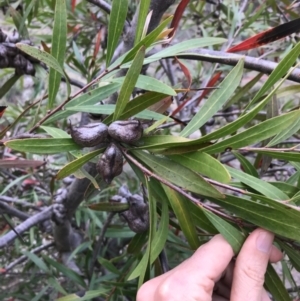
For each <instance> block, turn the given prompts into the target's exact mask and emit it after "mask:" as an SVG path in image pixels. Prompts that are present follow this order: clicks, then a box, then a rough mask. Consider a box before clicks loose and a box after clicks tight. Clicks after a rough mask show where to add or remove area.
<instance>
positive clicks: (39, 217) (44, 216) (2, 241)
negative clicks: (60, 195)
mask: <svg viewBox="0 0 300 301" xmlns="http://www.w3.org/2000/svg"><path fill="white" fill-rule="evenodd" d="M51 214H52V206H50V207H48V208H46V209H45V210H43V211H42V212H40V213H37V214H35V215H33V216H31V217H29V218H28V219H26V220H25V221H24V222H23V223H21V224H20V225H18V226H17V227H15V230H16V232H17V233H19V234H22V233H24V232H25V231H27V230H28V229H30V228H31V227H33V226H35V225H37V224H39V223H41V222H43V221H45V220H48V219H50V217H51ZM15 238H17V234H16V233H15V232H14V231H9V232H8V233H6V234H5V235H4V236H2V237H0V249H1V248H3V247H5V246H6V245H7V244H9V243H10V242H12V241H13V240H14V239H15Z"/></svg>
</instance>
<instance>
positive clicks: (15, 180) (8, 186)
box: [0, 174, 30, 195]
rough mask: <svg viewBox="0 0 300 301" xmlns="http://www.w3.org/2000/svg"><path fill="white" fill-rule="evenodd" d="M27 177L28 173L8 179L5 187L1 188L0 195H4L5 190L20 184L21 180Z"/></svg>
mask: <svg viewBox="0 0 300 301" xmlns="http://www.w3.org/2000/svg"><path fill="white" fill-rule="evenodd" d="M28 177H30V174H26V175H24V176H21V177H17V178H16V179H14V180H13V181H10V182H9V184H7V185H5V187H4V188H3V189H2V191H1V192H0V195H5V194H6V192H7V191H8V190H9V189H10V188H12V187H14V186H15V185H17V184H21V182H22V181H23V180H24V179H26V178H28Z"/></svg>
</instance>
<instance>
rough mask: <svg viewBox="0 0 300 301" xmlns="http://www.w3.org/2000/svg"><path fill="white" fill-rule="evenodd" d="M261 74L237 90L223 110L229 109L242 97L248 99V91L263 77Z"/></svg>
mask: <svg viewBox="0 0 300 301" xmlns="http://www.w3.org/2000/svg"><path fill="white" fill-rule="evenodd" d="M263 75H264V74H263V73H258V74H257V75H256V76H255V77H254V78H253V79H252V80H250V81H249V82H248V83H247V84H246V85H244V86H243V87H241V88H240V89H238V91H237V92H236V93H235V94H234V96H233V97H231V99H230V100H229V101H228V102H227V103H226V104H225V109H226V108H229V107H230V106H231V105H232V104H234V103H236V102H238V101H240V100H241V99H243V97H248V95H249V93H250V90H251V89H252V88H253V87H254V86H255V85H256V84H257V82H258V81H259V80H260V79H261V77H262V76H263Z"/></svg>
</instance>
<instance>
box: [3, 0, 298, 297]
mask: <svg viewBox="0 0 300 301" xmlns="http://www.w3.org/2000/svg"><path fill="white" fill-rule="evenodd" d="M19 2H20V1H17V2H15V1H4V2H2V1H0V7H1V8H3V11H4V13H3V21H2V19H1V21H0V27H1V28H2V27H3V29H4V28H5V30H8V31H10V32H13V29H14V28H16V30H17V31H18V33H19V35H20V36H22V38H26V39H30V40H32V42H33V44H30V45H29V43H28V44H26V43H21V42H18V41H17V42H16V43H15V47H16V48H18V49H19V50H20V51H21V52H20V53H22V55H24V56H25V55H27V57H30V58H31V60H32V61H33V62H34V64H35V65H36V77H29V76H23V74H17V73H16V74H15V73H14V72H15V71H14V69H13V68H2V69H0V98H1V103H0V109H1V110H4V109H5V107H6V106H7V108H6V109H5V111H4V113H3V116H2V117H0V138H1V139H2V140H1V141H0V155H1V156H0V205H1V204H2V203H3V204H6V203H5V202H8V203H9V202H12V203H13V204H14V206H11V207H13V208H14V209H16V210H18V211H20V212H21V213H23V214H25V216H24V215H23V216H22V215H19V216H18V215H16V216H14V215H13V214H12V213H11V214H12V216H11V220H12V223H13V224H14V225H16V227H18V225H19V224H22V222H23V220H24V219H26V218H27V217H28V216H33V215H36V214H37V213H40V211H41V210H44V209H45V208H46V209H47V208H51V207H50V206H51V205H52V204H53V202H54V200H55V197H56V193H57V190H58V189H59V188H61V187H64V185H65V184H64V183H67V182H68V181H69V180H70V176H71V177H72V176H73V177H75V178H76V181H77V182H80V181H81V183H87V184H86V186H85V187H84V189H81V187H78V189H77V188H76V189H75V192H74V194H73V195H72V196H71V198H76V197H77V196H78V195H80V196H81V197H82V199H84V202H82V203H81V205H80V206H79V207H78V208H70V211H72V210H73V209H74V211H75V213H74V217H73V218H72V223H71V224H72V227H73V228H74V229H76V231H77V230H78V232H79V233H80V235H82V237H84V241H83V242H82V243H81V244H80V245H76V246H75V247H74V248H73V249H72V250H71V252H70V253H72V255H71V259H72V260H71V259H70V262H71V263H72V262H73V261H74V262H75V263H76V267H77V268H74V266H72V265H71V264H70V262H68V261H67V262H66V261H63V259H62V257H60V256H61V254H58V253H59V252H58V251H57V249H56V246H54V245H51V244H50V245H49V246H48V247H47V248H45V250H44V251H43V253H42V254H40V252H41V250H39V249H37V247H39V246H41V245H43V244H45V241H47V240H53V236H52V233H51V232H50V233H48V232H46V227H47V222H49V218H50V217H49V216H50V215H49V216H48V220H47V221H46V222H45V223H38V225H33V226H32V227H29V228H26V229H25V230H24V231H23V232H22V233H21V235H22V237H23V239H24V241H25V242H26V245H21V242H20V241H19V240H18V239H15V240H14V241H13V243H11V244H10V245H9V244H7V245H5V246H4V247H3V248H0V258H1V259H0V262H1V264H0V272H1V273H3V279H4V280H3V284H2V283H1V286H2V287H4V288H8V287H9V289H7V290H6V289H3V291H1V292H0V299H1V300H6V298H8V297H10V298H15V299H16V300H19V299H20V300H60V301H72V300H74V301H75V300H92V298H95V297H99V296H101V297H103V298H106V299H107V300H125V298H124V299H122V296H124V297H126V298H127V300H135V296H136V292H137V289H138V288H139V287H140V286H141V285H142V283H143V282H145V281H146V280H148V279H150V278H153V277H155V276H158V275H160V274H162V273H163V265H162V264H161V262H160V260H161V259H160V254H162V252H164V254H165V255H166V256H167V257H168V259H169V266H170V268H173V267H174V266H176V265H177V264H178V263H179V262H181V261H183V260H184V259H186V258H187V257H188V256H190V255H191V254H192V253H193V251H194V250H195V249H197V248H198V247H199V246H200V245H202V244H204V243H205V242H207V241H208V240H209V239H210V238H211V237H212V236H213V235H215V234H217V233H221V234H222V235H223V236H224V238H225V239H226V240H227V241H228V242H229V243H230V244H231V246H232V248H233V250H234V252H235V253H236V254H238V252H239V250H240V248H241V246H242V244H243V242H244V240H245V238H246V237H247V235H248V234H249V233H250V232H251V231H252V229H253V228H255V227H263V228H265V229H268V230H270V231H272V232H274V233H275V234H276V244H277V246H279V247H280V249H281V250H283V252H284V253H285V254H286V258H287V259H286V260H287V261H288V264H286V265H285V266H284V268H283V270H282V271H283V274H284V277H282V276H281V275H280V273H279V272H278V269H277V268H276V269H274V267H272V266H271V265H270V266H269V267H268V271H267V274H266V282H265V286H266V288H267V289H268V290H269V291H270V292H271V293H272V295H273V297H274V300H276V301H279V300H280V301H281V300H283V301H285V300H290V299H291V297H296V296H295V295H293V294H292V293H290V292H288V291H287V289H286V286H287V285H286V283H285V282H284V279H285V276H286V278H288V279H290V282H291V285H295V283H297V282H296V281H295V280H294V279H293V277H294V273H293V268H294V269H295V270H297V271H298V272H299V271H300V261H299V247H300V234H299V233H300V224H299V220H300V213H299V209H298V207H297V206H298V205H299V203H300V197H299V192H298V190H299V187H300V184H299V183H300V181H299V179H300V165H299V162H300V152H299V149H298V148H297V145H298V144H299V143H300V140H299V129H300V125H299V117H300V113H299V95H298V94H297V93H299V92H300V90H299V87H298V85H292V84H291V82H290V81H289V82H288V81H287V80H286V79H287V77H288V76H289V75H290V74H291V73H292V71H293V68H297V62H298V56H299V52H300V43H296V42H295V40H296V39H295V38H294V37H289V38H286V40H283V41H282V42H281V43H280V44H279V43H277V42H274V43H272V44H268V45H266V46H265V47H266V48H267V47H268V49H267V50H266V52H265V54H264V55H265V57H264V59H268V60H270V61H272V62H273V61H276V62H278V63H277V64H275V63H274V64H273V65H272V66H273V67H272V68H273V70H272V72H271V73H270V72H269V73H270V74H264V73H263V72H264V69H263V68H262V69H261V70H262V71H261V72H254V71H252V70H251V66H249V64H248V65H247V68H248V69H250V70H248V69H246V68H245V64H246V63H247V62H248V61H247V60H249V57H245V58H243V59H240V60H239V62H238V63H237V64H236V65H235V66H234V67H232V66H227V65H224V64H216V63H213V64H212V63H209V61H210V58H211V57H212V54H211V53H210V51H212V50H219V51H221V50H222V49H228V48H230V47H231V46H232V45H231V44H232V43H233V44H238V43H239V42H240V40H241V39H244V38H245V37H250V36H251V35H253V32H257V33H259V32H262V31H264V30H266V29H267V28H269V27H270V26H273V25H274V23H276V24H277V23H281V22H282V19H283V18H280V17H279V13H278V11H277V7H279V6H280V4H284V5H285V4H286V1H277V2H276V3H275V1H271V0H268V1H265V3H263V4H261V2H262V1H251V3H250V2H249V7H247V6H245V7H244V8H243V7H241V3H240V2H234V1H222V3H221V4H220V5H219V6H218V8H216V7H215V6H213V5H212V4H207V3H205V2H204V1H190V3H189V5H188V7H187V8H186V10H185V11H184V14H183V17H182V19H181V21H180V22H181V23H180V26H179V28H178V29H177V32H176V35H175V38H174V41H173V42H171V45H165V44H167V43H168V42H170V40H169V33H170V31H169V30H168V28H167V27H168V26H169V24H170V21H171V20H172V18H173V16H169V15H167V14H166V15H165V16H164V19H162V20H159V22H157V27H156V28H154V29H153V30H152V31H151V32H147V33H146V32H145V30H146V29H147V28H148V25H149V24H148V23H147V24H145V23H146V18H147V15H148V13H149V12H148V8H149V5H150V3H151V1H127V0H122V1H118V0H113V1H108V2H107V3H108V7H110V6H111V12H110V14H108V13H107V12H106V11H105V9H103V7H102V8H101V7H100V8H99V7H96V6H95V5H94V4H92V3H90V2H89V1H65V0H56V1H52V0H41V1H29V0H26V1H23V3H22V7H21V8H20V7H19V6H18V4H19ZM177 4H178V1H177V2H176V4H174V5H172V6H171V7H170V8H169V11H168V12H170V13H171V14H173V13H174V11H175V9H176V5H177ZM210 5H212V6H213V7H214V10H215V9H217V12H216V11H212V10H211V9H210ZM266 7H268V9H266ZM242 10H243V11H242ZM135 12H136V13H135ZM163 13H165V12H163ZM215 13H217V14H218V18H216V15H215ZM133 14H137V15H135V17H137V18H136V19H134V20H135V21H134V22H135V23H134V22H133V21H132V15H133ZM162 15H163V14H162ZM291 16H293V12H291ZM1 17H2V15H1ZM155 17H156V18H157V15H155ZM288 17H289V18H290V16H288ZM197 24H200V25H197ZM134 26H136V32H135V34H134V35H133V36H128V35H129V33H130V30H132V28H133V27H134ZM220 29H222V30H220ZM198 31H200V32H201V37H199V34H198ZM106 35H107V36H106ZM130 43H131V44H130ZM120 45H121V46H120ZM124 45H125V46H124ZM128 45H129V46H128ZM37 46H38V47H37ZM292 46H293V47H292ZM198 48H205V49H206V51H207V54H204V55H202V54H201V55H200V54H199V53H198V54H197V49H198ZM255 51H256V50H255ZM255 51H254V50H253V51H252V52H249V53H248V54H247V56H248V55H253V56H255V55H256V56H255V58H254V61H256V62H257V61H259V60H258V59H257V58H258V57H259V55H261V54H263V52H262V51H263V50H262V48H258V50H257V52H255ZM191 53H193V58H194V59H199V60H198V61H197V60H195V61H192V60H190V59H185V60H184V61H183V64H184V66H186V70H184V68H181V67H180V65H179V64H178V61H177V60H176V59H177V58H180V57H181V56H184V57H185V58H186V57H188V55H189V54H191ZM257 53H258V54H257ZM227 56H229V53H226V52H224V57H227ZM233 56H234V55H233ZM250 58H251V57H250ZM180 60H181V58H180ZM228 60H229V59H228ZM216 72H221V73H222V75H221V77H222V79H221V80H220V82H219V83H218V84H216V85H214V87H213V88H215V89H213V91H212V92H210V91H209V92H208V93H209V94H208V96H206V97H204V98H202V93H203V92H202V91H200V90H199V89H200V88H202V87H203V86H206V83H207V82H209V81H210V79H211V78H212V77H213V76H214V75H215V73H216ZM190 78H191V79H192V82H191V86H190V87H189V82H190V80H189V79H190ZM27 81H31V88H30V89H29V90H30V91H27V92H28V93H27V92H26V93H25V92H24V91H23V90H25V87H26V85H27V84H28V83H27ZM23 92H24V93H23ZM205 93H206V91H205ZM102 101H103V102H104V103H102ZM273 101H276V102H278V104H279V106H278V107H279V108H280V109H279V112H278V116H275V115H274V116H273V115H272V116H271V118H269V116H268V115H267V114H266V112H265V110H266V108H267V106H268V105H269V104H270V103H271V102H273ZM196 103H199V105H195V104H196ZM154 105H156V106H157V107H160V108H161V107H164V108H166V110H165V111H164V112H162V110H159V109H154V110H153V108H154ZM157 107H156V108H157ZM2 108H3V109H2ZM175 110H176V111H175ZM174 112H177V113H176V114H175V113H174ZM1 113H2V111H0V116H1ZM88 114H92V115H93V118H101V120H102V122H103V123H105V124H106V125H107V126H109V125H110V124H111V123H112V122H113V121H118V120H130V119H132V118H133V119H139V120H140V122H141V124H142V126H143V127H144V135H143V137H142V138H141V139H139V140H138V141H134V142H133V143H128V144H127V143H123V142H120V141H113V142H114V143H115V144H116V145H117V147H118V148H119V149H120V151H121V153H122V156H123V157H122V158H123V163H124V164H123V165H124V166H123V173H122V174H121V175H120V176H118V177H115V178H114V180H113V182H112V184H111V185H109V186H108V185H107V184H106V183H104V181H102V179H101V177H100V175H98V174H97V173H96V172H95V171H94V172H93V171H91V169H90V168H89V166H91V165H93V166H94V163H96V162H97V161H98V160H99V158H101V157H102V153H103V152H104V151H105V150H106V147H107V144H109V143H110V142H112V138H111V137H108V138H107V140H105V141H104V146H103V145H101V146H99V147H98V148H97V149H91V148H83V147H79V146H78V145H77V144H75V142H74V141H73V140H72V138H71V137H70V135H69V125H68V124H69V123H72V124H78V123H80V121H82V122H84V120H85V118H88V117H89V116H87V115H88ZM99 115H100V116H99ZM212 119H213V121H214V124H213V123H212ZM155 121H157V122H155ZM97 122H99V121H97ZM49 136H50V137H49ZM266 139H269V140H268V141H269V142H268V144H267V142H266ZM266 144H267V145H266ZM264 145H265V146H264ZM295 145H296V147H295ZM262 156H268V157H269V158H270V160H271V164H270V166H269V168H268V169H267V171H266V172H265V173H263V172H262V170H261V169H260V167H261V157H262ZM12 159H13V160H15V161H16V162H10V165H9V169H8V168H7V166H8V165H7V162H8V160H11V161H12ZM22 160H24V161H25V160H28V161H25V162H27V164H28V165H26V164H25V165H20V164H19V165H18V163H19V162H20V161H22ZM43 160H44V165H43V166H41V167H39V168H37V167H35V166H37V164H36V165H35V164H33V163H34V162H42V161H43ZM17 161H18V162H17ZM28 162H31V163H32V164H29V163H28ZM14 163H15V165H13V164H14ZM63 179H64V182H63V181H62V180H63ZM79 179H80V180H79ZM74 183H75V182H72V184H71V185H75V184H74ZM123 184H126V185H127V186H128V188H129V191H130V192H131V193H132V195H134V194H140V195H142V194H143V196H144V198H145V201H146V203H147V204H148V206H149V230H148V231H145V232H143V233H138V234H137V233H134V232H133V231H132V229H131V227H130V225H129V227H127V225H126V224H125V223H124V220H122V219H120V218H119V215H118V214H117V213H120V212H122V213H124V212H126V211H127V210H128V209H129V208H130V206H129V204H128V203H125V202H122V201H120V202H118V201H116V199H115V198H114V196H116V195H117V194H118V189H119V188H120V187H121V186H122V185H123ZM141 187H142V188H141ZM68 201H70V200H68ZM81 201H82V200H81ZM70 203H72V202H71V201H70ZM71 205H72V206H73V205H74V204H73V203H72V204H71ZM74 206H75V207H77V205H74ZM0 208H1V210H4V209H2V207H0ZM5 213H6V214H8V215H9V214H10V213H9V212H5ZM2 224H3V225H2ZM52 227H54V226H52ZM7 230H8V225H7V224H6V223H5V222H4V221H2V219H1V220H0V245H1V239H3V238H5V237H6V235H7ZM21 230H22V229H21ZM98 239H100V240H101V241H100V251H99V253H98V254H96V257H95V258H94V259H95V260H94V259H93V257H94V256H95V254H94V250H95V249H96V247H97V243H98V242H97V240H98ZM67 240H68V238H66V239H65V242H66V244H67ZM21 256H23V257H21ZM19 258H22V260H21V261H20V262H17V261H16V260H17V259H19ZM93 260H94V265H92V267H91V263H93ZM287 267H288V268H289V269H290V270H291V271H288V270H287ZM5 269H7V271H5ZM11 271H13V273H12V274H11V275H10V272H11ZM11 281H13V282H16V283H17V285H12V286H9V284H10V282H11Z"/></svg>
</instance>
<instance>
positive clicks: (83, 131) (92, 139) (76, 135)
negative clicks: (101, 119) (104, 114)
mask: <svg viewBox="0 0 300 301" xmlns="http://www.w3.org/2000/svg"><path fill="white" fill-rule="evenodd" d="M71 136H72V138H73V140H74V141H75V142H76V143H77V144H79V145H81V146H85V147H92V146H96V145H97V144H99V143H101V142H104V141H105V139H106V137H107V126H106V125H105V124H104V123H89V124H87V125H84V126H81V127H77V128H73V127H72V125H71Z"/></svg>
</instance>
